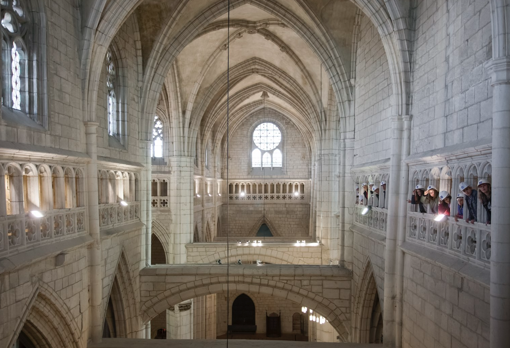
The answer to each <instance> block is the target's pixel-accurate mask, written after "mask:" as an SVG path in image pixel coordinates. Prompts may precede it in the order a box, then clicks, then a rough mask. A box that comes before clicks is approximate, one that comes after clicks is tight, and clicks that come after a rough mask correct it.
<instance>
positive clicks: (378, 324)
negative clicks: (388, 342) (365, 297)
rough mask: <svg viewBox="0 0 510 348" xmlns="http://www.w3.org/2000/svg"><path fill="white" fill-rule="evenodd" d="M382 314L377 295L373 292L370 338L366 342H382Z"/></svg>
mask: <svg viewBox="0 0 510 348" xmlns="http://www.w3.org/2000/svg"><path fill="white" fill-rule="evenodd" d="M382 335H383V316H382V311H381V302H380V301H379V295H378V294H377V292H376V293H375V298H374V306H373V307H372V318H371V320H370V339H369V342H368V343H383V336H382Z"/></svg>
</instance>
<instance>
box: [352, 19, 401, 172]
mask: <svg viewBox="0 0 510 348" xmlns="http://www.w3.org/2000/svg"><path fill="white" fill-rule="evenodd" d="M359 30H360V32H359V34H358V40H359V42H358V51H357V59H356V87H355V93H356V101H355V113H356V116H355V122H356V128H355V129H356V133H355V137H356V141H355V148H354V165H357V164H361V163H368V162H374V161H379V160H382V159H385V158H388V157H389V150H390V141H389V139H390V138H391V122H390V116H391V112H390V96H391V94H392V89H391V80H390V71H389V67H388V60H387V58H386V53H385V51H384V46H383V44H382V41H381V38H380V36H379V33H378V31H377V29H376V27H375V26H374V25H373V24H372V22H371V21H370V19H369V18H367V17H366V16H363V17H362V19H361V25H360V29H359Z"/></svg>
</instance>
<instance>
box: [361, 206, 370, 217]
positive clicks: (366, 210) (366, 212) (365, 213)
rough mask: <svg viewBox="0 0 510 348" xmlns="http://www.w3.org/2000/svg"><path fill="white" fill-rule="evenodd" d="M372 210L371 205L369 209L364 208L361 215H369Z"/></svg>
mask: <svg viewBox="0 0 510 348" xmlns="http://www.w3.org/2000/svg"><path fill="white" fill-rule="evenodd" d="M370 210H372V206H371V205H369V206H368V207H365V208H363V210H362V211H361V215H367V214H368V212H369V211H370Z"/></svg>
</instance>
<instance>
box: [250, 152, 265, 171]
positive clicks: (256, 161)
mask: <svg viewBox="0 0 510 348" xmlns="http://www.w3.org/2000/svg"><path fill="white" fill-rule="evenodd" d="M251 166H252V167H253V168H260V167H261V166H262V152H260V150H259V149H255V150H253V151H252V153H251Z"/></svg>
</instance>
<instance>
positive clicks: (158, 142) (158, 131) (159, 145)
mask: <svg viewBox="0 0 510 348" xmlns="http://www.w3.org/2000/svg"><path fill="white" fill-rule="evenodd" d="M151 156H152V157H163V122H161V120H160V119H159V117H158V116H154V127H153V128H152V147H151Z"/></svg>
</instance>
